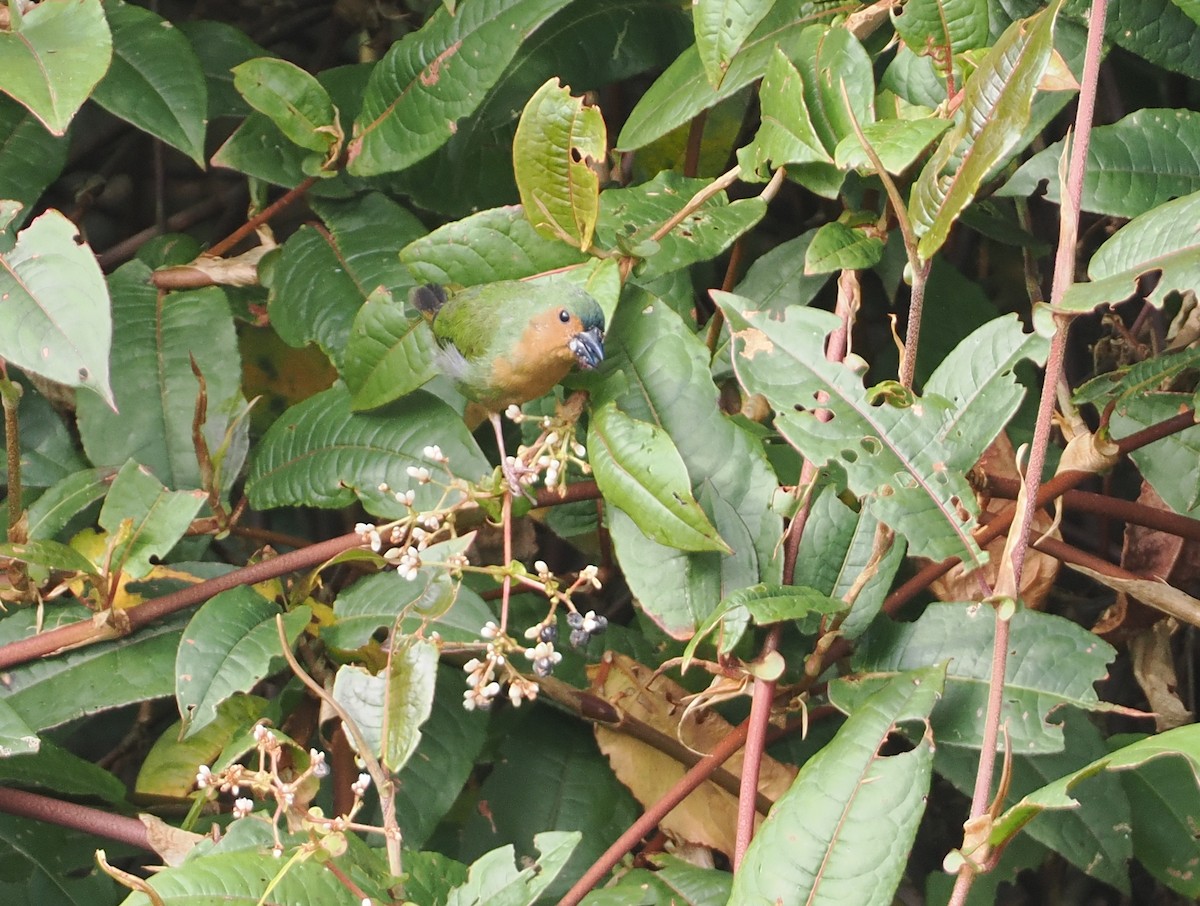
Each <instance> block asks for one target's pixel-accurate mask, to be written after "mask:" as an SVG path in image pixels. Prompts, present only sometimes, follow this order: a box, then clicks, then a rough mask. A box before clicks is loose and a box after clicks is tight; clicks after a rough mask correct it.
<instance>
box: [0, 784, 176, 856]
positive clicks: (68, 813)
mask: <svg viewBox="0 0 1200 906" xmlns="http://www.w3.org/2000/svg"><path fill="white" fill-rule="evenodd" d="M0 812H4V813H5V814H8V815H19V816H21V817H22V818H32V819H34V820H35V821H43V822H45V823H47V824H54V825H57V826H58V827H69V828H71V829H72V830H79V831H83V832H85V833H88V834H95V835H96V836H98V837H106V838H108V839H109V840H116V841H118V842H120V843H125V844H127V845H128V846H136V847H137V848H138V849H144V850H146V851H147V852H153V851H154V847H153V846H151V845H150V837H149V834H148V833H147V831H146V825H144V824H142V822H141V821H139V820H138V819H137V818H126V817H125V816H124V815H114V814H113V813H112V812H105V811H101V810H100V809H95V808H90V807H88V806H86V805H76V804H75V803H74V802H63V801H62V800H60V799H51V798H50V797H49V796H41V795H39V794H37V793H27V792H25V791H24V790H14V789H10V788H8V787H0Z"/></svg>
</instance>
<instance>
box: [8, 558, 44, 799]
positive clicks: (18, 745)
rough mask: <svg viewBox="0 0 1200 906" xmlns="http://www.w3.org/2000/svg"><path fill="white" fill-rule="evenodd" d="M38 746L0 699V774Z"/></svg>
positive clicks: (27, 728) (31, 732)
mask: <svg viewBox="0 0 1200 906" xmlns="http://www.w3.org/2000/svg"><path fill="white" fill-rule="evenodd" d="M6 546H7V545H6ZM40 746H41V741H40V740H39V739H38V735H37V732H36V731H35V730H34V729H33V728H32V727H30V726H29V724H27V723H25V721H23V720H22V719H21V716H20V715H19V714H18V713H17V712H16V711H15V710H14V709H13V708H12V706H11V705H9V704H8V702H6V701H4V700H3V699H0V771H3V772H4V773H2V774H0V776H4V774H6V773H7V770H8V763H9V760H10V759H12V758H14V757H15V756H18V755H26V754H29V753H33V752H37V751H38V749H39V748H40ZM6 779H7V778H6Z"/></svg>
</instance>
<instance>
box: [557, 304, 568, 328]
mask: <svg viewBox="0 0 1200 906" xmlns="http://www.w3.org/2000/svg"><path fill="white" fill-rule="evenodd" d="M558 320H560V321H562V322H563V323H564V324H566V323H567V322H568V321H570V320H571V313H570V312H569V311H567V310H566V309H565V308H560V309H559V310H558Z"/></svg>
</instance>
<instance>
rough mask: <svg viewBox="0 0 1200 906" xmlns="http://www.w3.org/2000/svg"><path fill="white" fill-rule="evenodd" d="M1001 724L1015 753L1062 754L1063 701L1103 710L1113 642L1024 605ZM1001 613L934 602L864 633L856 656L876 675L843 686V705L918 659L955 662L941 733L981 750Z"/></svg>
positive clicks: (938, 724)
mask: <svg viewBox="0 0 1200 906" xmlns="http://www.w3.org/2000/svg"><path fill="white" fill-rule="evenodd" d="M1010 633H1011V641H1010V644H1009V652H1010V653H1009V657H1008V670H1007V673H1006V681H1005V683H1004V704H1003V708H1002V710H1001V713H1000V722H1001V724H1004V723H1005V722H1007V724H1008V733H1009V738H1010V740H1011V744H1012V751H1013V753H1014V754H1022V755H1035V754H1041V753H1050V752H1061V751H1062V748H1063V731H1062V727H1061V726H1059V725H1056V724H1051V723H1048V722H1047V717H1048V716H1049V715H1050V713H1051V712H1052V711H1053V710H1054V709H1055V708H1058V707H1061V706H1062V705H1074V706H1075V707H1077V708H1083V709H1085V710H1089V711H1094V710H1098V709H1100V708H1102V707H1103V706H1102V705H1101V704H1100V702H1099V699H1098V698H1097V697H1096V690H1095V689H1094V688H1093V684H1094V683H1095V682H1097V681H1098V680H1101V679H1103V678H1104V677H1105V676H1106V675H1107V669H1106V667H1107V664H1108V663H1109V662H1110V661H1111V660H1112V659H1113V658H1114V657H1116V652H1115V651H1114V650H1113V648H1112V647H1111V646H1110V645H1108V644H1106V643H1105V642H1102V641H1100V640H1099V639H1097V638H1096V637H1095V636H1094V635H1092V634H1091V633H1090V632H1088V631H1087V630H1086V629H1082V628H1080V627H1079V626H1077V625H1076V624H1075V623H1072V622H1071V621H1070V620H1065V619H1063V618H1062V617H1056V616H1054V615H1052V614H1048V613H1039V612H1038V611H1035V610H1019V611H1017V613H1016V614H1015V615H1014V616H1013V618H1012V620H1011V627H1010ZM994 634H995V612H994V611H993V609H992V608H990V607H988V606H987V605H983V604H930V605H929V606H928V607H927V608H926V609H925V613H923V614H922V615H921V617H920V619H918V620H917V621H916V622H914V623H891V622H888V623H886V624H884V623H881V624H877V625H875V626H873V627H872V628H871V631H870V632H869V633H867V634H866V635H865V636H863V638H862V640H861V644H860V647H859V650H858V652H857V653H856V654H855V657H854V667H855V669H856V670H859V671H862V672H866V673H868V674H869V675H870V676H869V678H868V679H863V680H856V681H847V683H846V684H845V685H841V684H838V690H837V695H836V696H835V699H836V701H835V704H838V707H844V706H846V703H847V701H848V699H849V698H850V697H851V696H852V697H853V700H859V699H861V698H862V697H863V696H866V695H868V694H870V692H871V691H872V690H873V689H874V688H875V685H876V684H877V683H879V682H882V681H883V678H884V677H886V676H888V675H890V674H893V673H902V672H903V671H905V670H911V669H913V668H914V665H923V664H934V663H940V662H942V661H945V660H949V661H950V666H949V668H948V672H947V675H946V691H945V695H944V696H943V699H942V703H941V704H940V705H939V706H938V708H937V709H936V710H935V711H934V713H933V720H932V723H933V732H934V736H935V737H936V738H937V739H938V740H939V741H940V742H944V743H949V744H951V745H960V746H969V747H972V748H978V747H979V746H980V745H981V744H982V742H981V733H982V730H983V724H982V721H981V720H980V719H979V715H980V714H982V713H983V712H984V710H985V704H986V701H987V694H988V684H989V682H990V678H991V663H992V639H993V636H994Z"/></svg>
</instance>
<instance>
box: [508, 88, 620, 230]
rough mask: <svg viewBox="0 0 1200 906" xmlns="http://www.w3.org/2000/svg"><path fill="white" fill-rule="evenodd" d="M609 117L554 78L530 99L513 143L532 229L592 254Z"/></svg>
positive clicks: (519, 186)
mask: <svg viewBox="0 0 1200 906" xmlns="http://www.w3.org/2000/svg"><path fill="white" fill-rule="evenodd" d="M607 147H608V132H607V130H606V129H605V128H604V117H603V116H601V115H600V110H599V109H598V108H596V107H593V106H589V105H586V104H584V102H583V98H575V97H571V90H570V88H569V87H563V86H560V85H559V84H558V79H557V78H551V79H550V80H549V81H547V82H546V83H545V84H544V85H542V87H541V88H539V89H538V90H537V92H536V93H535V94H534V95H533V97H531V98H530V99H529V102H528V103H527V104H526V105H525V109H524V110H523V111H522V112H521V121H520V122H519V123H518V124H517V132H516V135H515V136H514V137H513V168H514V170H515V172H516V177H517V189H518V190H519V191H520V194H521V205H522V206H523V207H524V208H525V214H526V216H527V217H528V218H529V222H530V223H532V224H533V228H534V229H535V230H537V232H538V233H540V234H541V235H542V236H545V237H546V238H547V239H557V240H559V241H560V242H566V243H568V244H570V245H574V246H576V247H578V248H579V249H580V250H581V251H587V249H588V247H589V246H590V245H591V244H592V232H593V230H595V228H596V218H597V216H598V215H599V211H600V176H599V174H598V173H597V172H596V170H595V169H593V168H594V167H596V166H598V165H600V164H602V163H603V162H604V156H605V153H606V150H607Z"/></svg>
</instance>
